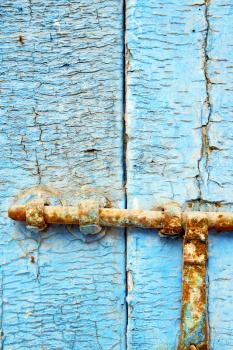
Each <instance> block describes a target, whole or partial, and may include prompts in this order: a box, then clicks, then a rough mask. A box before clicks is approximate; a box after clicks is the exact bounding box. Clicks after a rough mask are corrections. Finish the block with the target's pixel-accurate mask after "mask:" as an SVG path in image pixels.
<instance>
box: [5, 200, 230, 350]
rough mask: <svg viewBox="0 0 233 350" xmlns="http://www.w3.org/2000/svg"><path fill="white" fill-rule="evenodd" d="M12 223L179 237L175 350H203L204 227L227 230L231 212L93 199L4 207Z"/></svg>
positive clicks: (205, 341)
mask: <svg viewBox="0 0 233 350" xmlns="http://www.w3.org/2000/svg"><path fill="white" fill-rule="evenodd" d="M8 215H9V217H10V218H11V219H13V220H18V221H25V222H26V224H27V226H31V227H35V228H37V229H38V230H43V229H45V228H46V227H47V224H68V225H79V229H80V231H81V232H82V233H84V234H86V235H90V234H91V235H92V234H98V233H99V232H100V231H101V229H102V226H103V227H105V226H116V227H129V226H133V227H139V228H152V229H158V230H159V231H160V233H161V234H163V235H167V236H174V235H178V234H183V232H184V239H183V278H182V311H181V327H180V337H179V342H178V350H195V349H196V350H209V335H208V315H207V308H206V296H207V287H206V268H207V258H208V249H207V248H208V229H215V230H218V231H223V230H228V231H230V230H232V231H233V212H200V211H181V210H180V208H179V207H178V206H177V205H176V204H175V203H173V205H169V206H165V207H164V209H161V210H136V209H114V208H101V207H100V204H99V202H98V201H97V200H90V199H89V200H84V201H82V202H80V203H79V204H78V205H77V206H59V205H58V206H52V205H46V201H43V200H42V199H37V200H34V201H29V202H26V204H25V205H15V206H12V207H11V208H9V210H8Z"/></svg>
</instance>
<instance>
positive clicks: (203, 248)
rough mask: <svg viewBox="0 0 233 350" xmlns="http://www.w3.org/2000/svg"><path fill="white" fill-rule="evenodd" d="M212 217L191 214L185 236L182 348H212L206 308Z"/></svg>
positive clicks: (181, 349) (179, 345) (203, 349)
mask: <svg viewBox="0 0 233 350" xmlns="http://www.w3.org/2000/svg"><path fill="white" fill-rule="evenodd" d="M207 247H208V220H207V219H206V218H197V217H195V216H193V214H191V215H189V216H187V221H186V229H185V235H184V239H183V277H182V311H181V327H180V338H179V344H178V350H190V349H197V350H209V336H208V316H207V307H206V269H207V257H208V252H207Z"/></svg>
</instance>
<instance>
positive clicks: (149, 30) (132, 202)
mask: <svg viewBox="0 0 233 350" xmlns="http://www.w3.org/2000/svg"><path fill="white" fill-rule="evenodd" d="M211 3H212V1H211ZM219 3H220V2H219ZM209 6H210V5H209V1H206V2H203V3H201V2H200V3H197V2H196V1H192V0H189V1H174V0H171V1H167V0H162V1H160V2H156V1H153V0H149V1H137V0H136V1H135V0H134V1H133V0H129V1H128V5H127V35H126V45H127V67H126V68H127V108H126V110H127V117H126V132H127V135H128V144H127V167H128V174H127V175H128V176H127V178H128V181H127V193H128V206H129V207H131V208H136V207H140V208H153V207H155V206H156V205H158V204H163V203H166V202H168V201H171V200H175V201H177V202H178V203H180V204H181V206H182V207H183V208H186V207H188V208H189V207H191V206H192V207H193V208H195V209H200V208H202V209H203V208H205V209H208V210H216V206H215V204H216V203H215V201H216V199H215V196H214V195H213V196H211V191H210V192H209V197H208V200H209V201H211V203H212V204H211V203H210V204H208V203H207V202H206V201H205V200H206V199H207V198H206V196H205V195H204V193H205V191H206V190H205V188H206V187H205V180H206V179H207V178H208V173H207V170H206V157H207V154H208V138H207V136H206V134H207V132H208V128H207V124H208V121H209V118H210V114H211V113H212V111H211V108H212V107H211V104H210V86H209V79H208V74H209V64H208V54H209V53H208V50H209V41H210V40H211V39H210V36H211V35H212V31H211V30H210V28H211V25H210V22H211V20H212V16H210V15H209V10H210V9H209ZM219 6H220V5H219ZM213 11H214V10H213ZM222 11H223V12H224V11H225V10H224V8H222ZM214 16H215V17H218V12H215V11H214V15H213V17H214ZM225 21H226V22H227V23H228V20H226V19H225ZM229 23H230V20H229ZM218 29H219V30H220V28H218ZM216 35H218V34H216ZM216 46H218V50H221V44H220V43H219V42H218V44H216ZM219 89H220V88H219ZM219 91H220V93H221V94H223V93H224V91H223V90H219ZM216 127H217V125H216ZM228 156H229V154H227V156H226V159H225V162H227V159H228ZM215 164H216V160H215V161H214V162H213V165H212V166H213V174H215ZM224 176H225V175H224ZM230 188H231V187H230ZM225 191H227V188H225ZM220 197H221V200H222V199H223V197H222V196H220ZM203 203H204V204H203ZM202 204H203V205H202ZM217 204H218V203H217ZM181 243H182V242H181V239H175V240H172V239H168V238H160V237H159V236H158V235H157V233H156V232H147V233H145V234H142V233H141V232H139V231H137V230H130V232H129V235H128V255H127V268H128V309H129V321H128V333H127V335H128V347H129V349H140V350H147V349H151V348H153V349H157V350H159V349H166V350H167V349H169V350H171V349H175V348H176V346H177V342H178V335H179V327H180V311H181V265H182V264H181V254H182V244H181ZM212 249H213V248H212V245H211V244H210V255H211V256H212V255H214V256H215V258H216V259H217V255H215V252H214V251H213V250H212ZM227 259H228V258H227ZM211 261H212V262H211V263H210V271H209V274H212V275H214V273H215V270H214V268H213V267H212V265H211V264H213V260H211ZM219 278H220V277H219ZM232 285H233V282H232ZM213 288H214V287H212V290H211V291H210V293H211V294H210V303H211V302H212V303H213V305H212V312H213V313H215V312H214V295H215V296H216V294H214V290H213ZM220 293H221V295H223V298H224V300H226V295H227V291H224V292H223V291H222V290H221V292H220V291H219V295H220ZM215 317H216V318H217V313H215ZM227 317H228V319H232V316H231V315H229V314H228V313H227ZM210 320H211V324H210V326H212V324H213V315H211V319H210ZM225 320H226V318H225ZM229 324H230V321H229ZM221 334H222V332H221ZM220 336H221V335H220ZM216 339H217V336H216V335H215V334H212V343H211V344H215V343H216ZM219 346H220V345H219ZM220 348H221V346H220V347H217V346H216V347H214V349H220Z"/></svg>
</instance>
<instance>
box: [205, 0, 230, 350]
mask: <svg viewBox="0 0 233 350" xmlns="http://www.w3.org/2000/svg"><path fill="white" fill-rule="evenodd" d="M208 20H209V36H208V42H207V55H208V61H207V66H208V81H209V84H208V87H209V98H210V112H211V113H210V116H209V120H208V124H207V146H206V150H207V152H206V159H205V166H206V176H205V178H204V179H203V197H204V199H205V200H208V201H220V202H221V204H222V208H225V207H226V208H227V209H228V210H229V209H231V210H232V195H231V193H232V189H233V177H232V174H233V171H232V170H233V162H232V147H233V139H232V132H233V124H232V121H233V118H232V112H233V70H232V68H233V55H232V53H233V51H232V47H233V27H232V22H233V4H232V2H231V1H227V0H223V1H220V0H211V1H209V3H208ZM209 247H210V248H209V249H210V257H209V303H208V304H209V306H208V307H209V315H210V335H211V349H214V350H222V349H227V350H230V349H232V348H233V316H232V315H233V278H232V271H233V261H232V249H233V237H232V235H230V234H224V235H221V236H218V235H216V236H215V235H212V236H211V239H210V243H209Z"/></svg>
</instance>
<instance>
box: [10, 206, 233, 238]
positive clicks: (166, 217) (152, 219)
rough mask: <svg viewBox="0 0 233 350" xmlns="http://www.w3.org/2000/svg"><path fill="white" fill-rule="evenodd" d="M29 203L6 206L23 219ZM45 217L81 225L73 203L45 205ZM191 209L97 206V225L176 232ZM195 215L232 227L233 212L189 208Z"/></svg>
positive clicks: (220, 226) (218, 226)
mask: <svg viewBox="0 0 233 350" xmlns="http://www.w3.org/2000/svg"><path fill="white" fill-rule="evenodd" d="M27 207H28V205H27V206H26V205H17V206H12V207H11V208H9V210H8V215H9V217H10V218H11V219H13V220H17V221H26V211H27ZM43 213H44V221H45V223H47V224H55V223H56V224H69V225H72V224H74V225H80V208H79V206H77V207H72V206H47V205H45V206H44V209H43ZM189 213H190V212H181V211H179V209H177V207H170V208H169V209H168V210H166V209H165V210H136V209H115V208H99V213H98V214H99V225H100V226H117V227H128V226H134V227H139V228H154V229H159V230H160V231H161V233H162V234H166V235H171V236H173V235H177V234H180V233H181V231H182V228H184V227H185V224H186V221H187V215H189ZM192 214H193V216H195V217H196V218H197V219H202V218H206V219H207V221H208V227H209V229H216V230H219V231H224V230H233V212H199V211H196V212H192Z"/></svg>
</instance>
